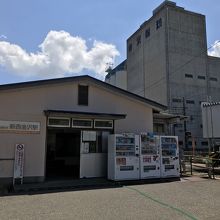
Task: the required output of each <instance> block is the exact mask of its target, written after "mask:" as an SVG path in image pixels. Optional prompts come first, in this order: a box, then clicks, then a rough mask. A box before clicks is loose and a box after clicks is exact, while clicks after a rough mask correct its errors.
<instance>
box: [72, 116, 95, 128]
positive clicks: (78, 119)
mask: <svg viewBox="0 0 220 220" xmlns="http://www.w3.org/2000/svg"><path fill="white" fill-rule="evenodd" d="M74 120H77V121H90V122H91V126H75V125H73V121H74ZM71 127H72V128H93V120H92V119H82V118H72V122H71Z"/></svg>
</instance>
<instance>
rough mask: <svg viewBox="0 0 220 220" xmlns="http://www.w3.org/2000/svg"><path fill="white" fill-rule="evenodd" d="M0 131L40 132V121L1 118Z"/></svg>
mask: <svg viewBox="0 0 220 220" xmlns="http://www.w3.org/2000/svg"><path fill="white" fill-rule="evenodd" d="M0 131H6V132H7V131H8V132H22V133H39V132H40V122H26V121H2V120H0Z"/></svg>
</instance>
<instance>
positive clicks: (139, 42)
mask: <svg viewBox="0 0 220 220" xmlns="http://www.w3.org/2000/svg"><path fill="white" fill-rule="evenodd" d="M136 41H137V45H139V44H141V35H138V37H137V39H136Z"/></svg>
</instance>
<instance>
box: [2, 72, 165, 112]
mask: <svg viewBox="0 0 220 220" xmlns="http://www.w3.org/2000/svg"><path fill="white" fill-rule="evenodd" d="M77 81H89V82H92V83H94V84H96V85H99V86H101V87H104V88H106V89H109V90H112V91H114V92H116V93H119V94H121V95H124V96H127V97H129V98H132V99H135V100H137V101H140V102H143V103H145V104H148V105H150V106H151V107H152V108H153V109H154V110H156V111H161V110H165V109H167V106H165V105H162V104H160V103H158V102H155V101H153V100H150V99H146V98H144V97H142V96H139V95H136V94H134V93H131V92H128V91H127V90H124V89H121V88H118V87H116V86H113V85H110V84H108V83H105V82H103V81H101V80H98V79H96V78H93V77H91V76H88V75H82V76H72V77H64V78H55V79H46V80H37V81H28V82H21V83H12V84H4V85H0V91H4V90H11V89H22V88H28V87H38V86H44V85H45V86H46V85H53V84H63V83H69V82H77Z"/></svg>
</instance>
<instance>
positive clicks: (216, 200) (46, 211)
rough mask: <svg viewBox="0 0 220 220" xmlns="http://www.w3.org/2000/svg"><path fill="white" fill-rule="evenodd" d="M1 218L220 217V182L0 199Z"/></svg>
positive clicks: (194, 180) (193, 179)
mask: <svg viewBox="0 0 220 220" xmlns="http://www.w3.org/2000/svg"><path fill="white" fill-rule="evenodd" d="M0 219H1V220H4V219H7V220H8V219H22V220H23V219H55V220H56V219H74V220H75V219H81V220H83V219H101V220H104V219H142V220H144V219H147V220H151V219H152V220H153V219H159V220H161V219H162V220H165V219H168V220H170V219H175V220H176V219H201V220H202V219H209V220H213V219H216V220H219V219H220V180H209V179H204V178H199V177H190V178H183V179H182V180H181V181H177V182H169V183H154V184H144V185H131V186H124V187H119V188H109V189H94V190H81V191H69V192H59V193H45V194H35V195H17V196H5V197H0Z"/></svg>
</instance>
